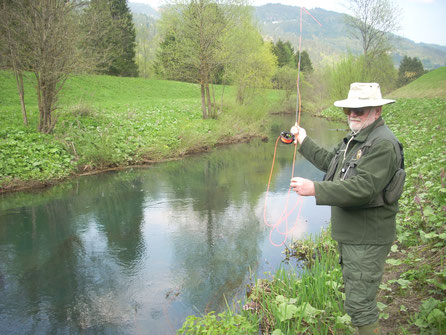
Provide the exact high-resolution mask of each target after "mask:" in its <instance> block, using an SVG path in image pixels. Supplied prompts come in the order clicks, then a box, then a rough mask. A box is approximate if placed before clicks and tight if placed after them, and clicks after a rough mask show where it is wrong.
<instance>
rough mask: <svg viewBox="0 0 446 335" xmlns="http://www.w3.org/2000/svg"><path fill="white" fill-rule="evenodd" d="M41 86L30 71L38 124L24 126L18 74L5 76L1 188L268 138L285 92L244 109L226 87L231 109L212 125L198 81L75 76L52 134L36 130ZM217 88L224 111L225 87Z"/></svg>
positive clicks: (32, 111)
mask: <svg viewBox="0 0 446 335" xmlns="http://www.w3.org/2000/svg"><path fill="white" fill-rule="evenodd" d="M34 86H35V82H34V80H33V76H32V74H26V76H25V102H26V106H27V113H28V119H29V122H30V125H29V127H24V126H23V121H22V115H21V109H20V101H19V97H18V94H17V86H16V82H15V79H14V76H13V74H12V73H11V72H9V71H0V139H1V142H0V189H1V188H2V187H3V189H13V188H17V187H18V186H22V185H24V183H26V184H27V185H33V183H35V182H37V183H40V182H48V181H54V180H59V179H61V178H65V177H67V176H70V175H73V174H77V173H82V172H85V171H90V170H100V169H105V168H110V167H121V166H126V165H135V164H145V163H148V162H153V161H159V160H163V159H167V158H172V157H181V156H183V155H185V154H188V153H191V152H196V151H200V150H205V149H207V148H211V147H213V146H215V145H216V144H218V143H226V142H232V141H240V140H244V139H246V138H249V137H252V136H258V135H261V134H262V133H264V131H265V127H264V125H265V124H266V121H265V120H266V119H267V118H268V111H269V109H271V108H273V106H274V104H275V103H277V101H278V99H279V98H280V95H281V93H280V92H278V91H273V90H268V91H263V92H261V93H262V94H257V95H256V96H255V99H254V98H252V99H251V101H250V103H249V104H246V105H243V106H241V105H237V104H236V103H235V89H234V88H233V87H226V88H225V95H224V99H223V111H222V112H221V113H220V115H218V118H217V119H206V120H204V119H203V118H202V114H201V103H200V101H201V100H200V88H199V86H198V85H196V84H189V83H180V82H172V81H163V80H150V79H144V78H121V77H111V76H97V75H83V76H73V77H71V78H70V79H69V80H68V81H67V83H66V85H65V86H64V89H63V90H62V91H61V94H60V99H59V104H58V105H59V108H58V110H57V111H56V115H57V118H58V119H57V124H56V127H55V128H54V131H53V133H52V134H50V135H44V134H40V133H37V132H36V128H37V122H38V106H37V98H36V94H35V89H34ZM215 91H216V92H215V96H216V102H217V104H218V105H219V106H220V104H221V96H222V87H221V86H216V89H215ZM265 93H266V94H265Z"/></svg>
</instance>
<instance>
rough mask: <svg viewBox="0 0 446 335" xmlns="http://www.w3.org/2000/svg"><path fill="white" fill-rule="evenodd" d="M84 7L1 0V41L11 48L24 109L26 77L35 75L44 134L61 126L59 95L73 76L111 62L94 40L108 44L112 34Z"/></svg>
mask: <svg viewBox="0 0 446 335" xmlns="http://www.w3.org/2000/svg"><path fill="white" fill-rule="evenodd" d="M85 4H86V3H85V2H83V1H77V0H73V1H68V0H39V1H36V0H20V1H11V0H1V8H2V11H1V14H0V15H1V16H0V18H1V20H0V21H1V22H0V27H1V32H2V35H1V36H0V38H1V39H2V40H3V42H2V44H6V47H7V48H9V49H8V50H9V51H8V52H7V53H6V55H7V56H8V58H9V63H10V64H11V66H12V67H13V70H14V72H15V73H16V78H18V83H19V86H21V90H22V93H20V89H19V94H20V96H21V101H22V102H23V106H22V108H24V100H23V94H24V92H23V83H20V82H21V74H22V73H23V72H25V71H29V72H31V73H33V74H34V76H35V77H36V93H37V99H38V108H39V122H38V130H39V131H40V132H43V133H49V132H51V131H52V129H53V128H54V126H55V125H56V120H57V117H55V115H54V111H55V110H56V109H57V102H58V95H59V92H60V91H61V89H62V88H63V86H64V84H65V81H66V80H67V78H68V77H69V75H70V74H72V73H73V72H81V71H88V70H92V69H93V68H95V66H96V65H97V64H98V62H99V60H100V59H104V58H107V52H104V53H97V52H93V51H92V50H91V49H90V46H91V45H92V41H101V40H103V37H104V35H103V34H104V33H107V32H108V31H107V29H95V27H97V26H98V24H97V23H98V19H101V18H102V17H95V16H94V15H92V16H89V15H87V13H86V12H85V11H84V9H85ZM81 27H82V28H81ZM93 35H94V38H93ZM6 36H7V41H6V42H5V37H6ZM106 51H107V50H106Z"/></svg>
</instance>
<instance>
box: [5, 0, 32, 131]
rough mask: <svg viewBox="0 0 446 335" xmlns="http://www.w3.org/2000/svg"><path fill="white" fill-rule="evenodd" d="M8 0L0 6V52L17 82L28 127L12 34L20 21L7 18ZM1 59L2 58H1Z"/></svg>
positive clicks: (21, 68)
mask: <svg viewBox="0 0 446 335" xmlns="http://www.w3.org/2000/svg"><path fill="white" fill-rule="evenodd" d="M12 5H13V4H12V2H11V1H10V0H3V1H2V4H1V8H2V11H1V14H0V22H1V23H0V36H3V38H1V37H0V51H1V55H4V56H3V57H5V58H7V59H8V60H9V65H10V66H11V67H12V70H13V72H14V75H15V78H16V82H17V92H18V94H19V98H20V105H21V108H22V117H23V124H24V125H25V126H28V116H27V114H26V106H25V89H24V86H23V67H24V66H23V64H21V57H20V54H19V53H20V49H21V48H20V44H19V43H20V42H19V41H17V40H15V39H14V35H15V34H14V32H15V31H16V30H17V29H18V28H19V27H20V21H18V19H17V17H16V16H15V15H14V16H12V17H11V16H9V12H10V11H9V9H10V8H11V6H12ZM3 57H2V58H3Z"/></svg>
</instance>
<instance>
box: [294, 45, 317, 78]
mask: <svg viewBox="0 0 446 335" xmlns="http://www.w3.org/2000/svg"><path fill="white" fill-rule="evenodd" d="M295 61H296V66H297V65H298V64H299V52H296V56H295ZM300 70H301V71H302V72H307V73H311V72H313V64H312V63H311V59H310V55H309V54H308V52H307V51H306V50H304V51H302V52H301V54H300Z"/></svg>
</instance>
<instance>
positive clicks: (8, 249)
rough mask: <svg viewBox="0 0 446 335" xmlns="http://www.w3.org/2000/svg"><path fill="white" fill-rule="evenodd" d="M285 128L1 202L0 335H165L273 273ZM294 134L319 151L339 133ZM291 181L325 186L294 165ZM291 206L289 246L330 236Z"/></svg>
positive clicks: (278, 258)
mask: <svg viewBox="0 0 446 335" xmlns="http://www.w3.org/2000/svg"><path fill="white" fill-rule="evenodd" d="M293 123H294V121H293V119H292V117H277V118H276V120H275V121H274V126H273V127H272V134H271V140H270V141H269V142H268V143H265V142H261V141H260V140H253V141H251V142H250V143H242V144H236V145H231V146H226V147H221V148H218V149H216V150H213V151H212V152H209V153H205V154H200V155H196V156H191V157H187V158H185V159H182V160H178V161H171V162H165V163H160V164H156V165H153V166H150V167H148V168H144V169H129V170H126V171H121V172H113V173H104V174H100V175H95V176H85V177H81V178H77V179H75V180H72V181H69V182H65V183H63V184H60V185H58V186H55V187H52V188H50V189H47V190H43V191H38V192H27V193H16V194H10V195H3V196H1V197H0V334H78V333H81V334H156V335H157V334H161V335H162V334H174V333H175V331H176V330H177V329H178V328H180V327H181V325H182V323H183V322H184V320H185V318H186V316H188V315H190V314H196V315H200V313H207V312H209V311H211V310H216V311H221V310H222V309H225V299H226V300H227V301H228V303H229V304H232V303H236V300H237V299H242V297H243V294H244V290H245V286H246V284H247V283H249V282H250V280H251V279H252V278H264V277H266V278H268V277H269V276H270V275H269V273H274V272H275V271H276V269H277V268H278V267H279V266H281V262H282V259H283V254H282V252H283V249H284V248H283V247H275V246H273V245H272V243H271V241H272V242H274V243H280V242H281V237H282V235H280V234H279V233H278V232H277V230H275V231H274V233H273V234H272V236H271V240H270V234H269V233H270V229H269V228H268V227H265V225H264V220H263V210H264V201H265V194H266V187H267V181H268V177H269V171H270V168H271V163H272V156H273V149H274V142H275V138H276V137H277V135H278V134H279V133H280V131H281V130H286V129H289V128H290V125H292V124H293ZM302 125H304V126H305V128H306V129H307V132H308V133H309V134H310V135H312V137H314V138H315V139H316V140H317V141H318V142H319V143H320V144H321V145H323V146H325V147H327V148H331V147H333V146H334V145H335V143H336V142H338V140H339V139H340V138H341V137H342V136H343V134H344V133H345V132H344V131H340V132H338V131H336V128H339V125H335V124H333V123H329V122H327V121H325V120H323V119H320V118H305V117H304V118H303V121H302ZM292 157H293V145H284V144H280V145H279V147H278V150H277V158H276V164H275V168H274V173H273V176H272V183H271V188H270V191H269V194H268V201H267V219H268V221H269V222H270V223H275V222H277V219H279V218H280V215H281V213H282V211H283V209H284V206H285V203H286V199H287V191H288V186H289V181H290V178H291V167H292V165H291V164H292ZM295 175H296V176H303V177H306V178H310V179H313V180H320V179H321V178H322V175H323V174H322V172H320V171H318V170H317V169H315V168H314V167H313V166H312V165H311V164H309V163H308V162H307V161H305V160H304V159H303V158H302V157H301V156H300V155H299V154H298V156H297V160H296V167H295ZM296 199H297V196H296V194H294V193H292V194H290V203H294V202H296ZM300 206H301V210H300V211H299V210H296V211H295V212H294V213H293V214H292V215H290V217H289V222H290V223H293V222H296V220H297V225H296V226H295V229H294V230H293V231H292V234H290V235H289V236H288V240H287V242H286V243H287V244H288V243H290V241H291V239H292V238H295V239H297V238H301V237H302V236H304V235H306V234H317V233H318V232H319V231H320V229H321V228H322V227H324V226H326V225H327V224H328V221H329V208H328V207H325V206H318V207H316V205H315V201H314V198H305V199H302V203H301V204H300V205H299V207H300ZM297 215H298V216H299V217H297ZM282 224H283V223H282ZM280 229H281V230H282V231H283V230H284V229H285V228H283V227H282V228H280Z"/></svg>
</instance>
